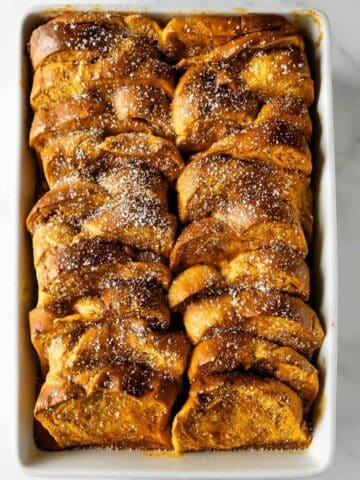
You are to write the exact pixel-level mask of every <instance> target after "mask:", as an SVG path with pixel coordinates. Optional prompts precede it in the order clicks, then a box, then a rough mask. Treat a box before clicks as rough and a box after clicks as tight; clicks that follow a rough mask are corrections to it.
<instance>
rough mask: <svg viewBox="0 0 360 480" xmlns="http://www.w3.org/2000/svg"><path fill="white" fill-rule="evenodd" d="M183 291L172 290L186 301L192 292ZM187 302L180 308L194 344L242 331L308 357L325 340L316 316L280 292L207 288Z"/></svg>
mask: <svg viewBox="0 0 360 480" xmlns="http://www.w3.org/2000/svg"><path fill="white" fill-rule="evenodd" d="M185 272H186V271H185ZM185 272H184V273H185ZM179 277H180V276H179ZM174 283H175V281H174V282H173V284H172V285H174ZM182 287H184V284H182V286H180V285H176V286H175V288H176V289H179V290H180V291H182V298H189V297H188V295H189V294H190V293H191V292H190V291H189V289H187V288H186V286H185V288H182ZM172 288H173V287H171V289H170V294H171V293H172ZM178 295H180V293H179V294H178ZM189 300H190V301H189ZM189 300H188V301H187V302H186V303H185V305H183V309H184V318H183V320H184V325H185V328H186V333H187V335H188V336H189V338H190V341H191V342H192V343H193V344H196V343H198V342H199V341H200V340H201V339H202V338H206V337H208V336H212V335H214V334H218V333H219V334H221V332H227V331H243V332H247V333H252V334H253V335H256V336H257V337H259V338H265V339H267V340H270V341H273V342H275V343H278V344H280V345H285V346H288V347H292V348H293V349H295V350H297V351H299V352H300V353H303V354H305V355H306V356H308V357H311V356H312V353H313V352H314V351H315V350H318V349H319V348H320V346H321V343H322V340H323V338H324V332H323V329H322V328H321V324H320V321H319V319H318V317H317V315H316V313H315V312H314V311H313V310H312V309H311V308H310V307H309V306H308V305H306V304H305V303H304V302H303V301H302V300H300V299H299V298H296V297H294V296H290V295H287V294H284V293H281V292H277V291H268V292H263V291H259V290H255V289H243V288H236V287H232V288H223V289H220V290H219V289H218V290H216V289H214V288H210V290H208V291H206V290H205V291H203V293H202V294H200V295H198V296H196V297H194V298H191V297H190V298H189Z"/></svg>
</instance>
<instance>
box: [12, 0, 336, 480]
mask: <svg viewBox="0 0 360 480" xmlns="http://www.w3.org/2000/svg"><path fill="white" fill-rule="evenodd" d="M216 3H218V5H217V6H215V2H213V1H211V0H208V1H206V2H204V3H202V4H199V2H198V3H197V4H196V11H195V10H194V6H195V5H194V3H193V2H191V0H189V1H188V0H182V2H181V5H180V6H179V2H177V1H176V0H163V1H161V0H160V1H157V0H145V1H141V2H139V1H136V0H135V1H128V2H126V3H125V4H122V5H121V6H120V5H111V4H109V5H102V8H103V9H108V10H120V11H141V12H145V13H146V14H147V15H154V16H156V17H157V18H164V17H167V16H171V15H179V14H184V13H196V12H204V11H206V12H209V13H210V12H216V13H223V14H236V13H242V12H243V10H244V9H243V8H236V7H239V4H238V3H237V2H236V0H235V1H234V0H222V1H221V2H216ZM252 3H253V2H252ZM23 4H24V7H23V9H22V10H21V9H20V11H19V12H18V20H19V21H18V28H19V35H18V45H17V51H18V62H19V63H18V73H19V76H20V78H19V80H20V81H19V83H18V84H19V88H18V98H17V100H16V101H17V102H18V114H19V118H18V124H19V136H18V142H19V143H18V146H17V148H18V157H17V162H18V167H17V174H18V199H19V235H18V238H19V245H18V247H19V248H18V252H19V254H18V265H19V269H18V273H19V277H18V278H19V280H18V285H17V287H18V300H19V303H18V305H19V308H18V316H17V318H16V322H17V329H16V331H17V338H16V345H17V351H16V363H17V366H18V368H17V372H18V373H17V375H18V377H17V391H16V394H17V404H16V408H17V412H16V416H17V427H16V448H17V459H18V462H19V463H20V464H21V466H22V467H23V469H25V471H26V472H27V473H29V474H31V475H40V476H48V477H75V478H80V477H87V476H89V477H92V478H95V477H96V478H99V477H102V478H104V477H117V478H131V477H138V478H139V477H140V478H206V479H210V478H221V479H226V478H244V477H246V478H249V477H252V478H254V477H256V478H260V477H261V478H270V477H276V478H279V477H295V476H307V475H313V474H318V473H320V472H322V471H324V470H325V469H326V468H328V466H329V464H330V463H331V460H332V457H333V450H334V440H335V403H336V350H337V252H336V212H335V168H334V145H333V137H334V133H333V114H332V85H331V69H330V38H329V26H328V22H327V19H326V17H325V15H324V14H323V13H321V12H319V11H317V10H315V11H311V12H310V11H308V10H297V11H296V12H293V11H292V10H291V9H286V10H285V9H274V10H271V9H269V8H267V9H258V8H254V7H253V4H252V5H251V8H250V7H249V11H253V12H267V13H269V12H271V13H278V14H283V15H285V16H286V17H288V18H290V19H292V20H295V21H296V22H298V24H299V25H300V27H301V29H302V30H303V32H304V34H305V36H306V38H307V39H308V41H309V50H310V51H311V56H312V62H311V63H312V70H313V75H314V78H315V81H316V89H317V102H316V105H315V108H314V112H313V113H314V115H313V119H314V122H315V133H316V134H315V138H314V145H313V147H314V148H313V151H314V174H313V185H314V191H315V207H316V208H315V239H314V243H313V249H312V251H313V260H312V262H313V263H312V274H313V275H312V279H313V283H312V292H313V297H314V298H313V304H314V306H315V308H316V310H317V312H318V313H319V315H320V317H321V320H322V322H323V325H324V327H325V329H326V337H325V341H324V344H323V346H322V348H321V351H320V352H319V356H318V366H319V368H320V372H321V380H322V387H321V393H320V395H319V399H318V402H317V404H316V405H315V408H314V439H313V441H312V444H311V446H310V448H309V449H308V450H306V451H301V452H253V451H238V452H218V453H217V452H212V453H196V454H186V455H183V456H179V457H174V456H171V455H158V454H149V453H147V454H146V453H145V454H144V453H142V452H135V451H111V450H100V449H98V450H73V451H64V452H44V451H41V450H39V449H38V448H37V447H36V445H35V443H34V439H33V417H32V411H33V406H34V401H35V377H36V360H35V355H34V352H33V350H32V347H31V344H30V339H29V331H28V319H27V314H28V311H29V309H30V308H31V307H32V306H33V304H34V289H35V279H34V272H33V268H32V254H31V245H30V240H29V237H28V236H27V234H26V232H25V228H24V222H25V218H26V214H27V212H28V211H29V210H30V208H31V206H32V204H33V194H34V185H35V168H34V164H35V162H34V157H33V155H32V154H31V153H30V151H29V148H28V146H27V136H28V127H29V122H28V116H27V115H28V94H29V85H30V83H31V72H30V70H29V68H28V66H29V62H28V59H27V53H26V48H25V44H26V42H27V40H28V38H29V36H30V33H31V30H32V29H33V28H34V27H35V26H36V25H37V24H38V23H40V22H41V19H42V18H43V12H44V11H46V10H47V11H48V9H49V8H53V7H61V5H59V4H58V3H55V2H52V1H51V0H50V1H49V2H48V3H47V4H42V3H41V2H40V1H33V2H32V5H31V6H29V2H28V4H27V5H25V2H23ZM243 5H244V4H243ZM77 6H78V8H81V9H85V10H86V9H93V8H94V7H95V5H91V4H89V3H85V2H78V3H77ZM80 6H81V7H80ZM245 6H246V4H245ZM97 8H98V5H97Z"/></svg>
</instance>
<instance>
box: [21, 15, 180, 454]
mask: <svg viewBox="0 0 360 480" xmlns="http://www.w3.org/2000/svg"><path fill="white" fill-rule="evenodd" d="M160 34H161V30H160V27H159V26H158V25H157V24H156V23H155V22H153V21H152V20H150V19H147V18H145V17H142V16H121V15H108V14H98V13H89V14H79V13H77V14H72V13H71V14H64V15H62V16H60V17H56V18H55V19H53V20H51V21H49V22H48V23H47V24H45V25H43V26H40V27H39V28H38V29H37V30H35V31H34V32H33V34H32V37H31V40H30V54H31V59H32V62H33V66H34V70H35V74H34V83H33V89H32V93H31V104H32V106H33V109H34V112H35V114H34V120H33V124H32V127H31V132H30V144H31V145H32V146H33V147H34V148H35V150H36V153H37V155H38V157H39V159H40V162H41V166H42V169H43V172H44V175H45V178H46V180H47V183H48V185H49V187H50V190H49V191H48V192H47V193H45V195H44V196H43V197H42V198H40V199H39V200H38V202H37V203H36V205H35V206H34V208H33V209H32V211H31V212H30V214H29V217H28V220H27V225H28V228H29V230H30V231H31V233H32V236H33V246H34V263H35V268H36V272H37V279H38V285H39V297H38V304H37V306H36V308H35V309H34V310H33V311H32V312H31V313H30V328H31V338H32V342H33V344H34V347H35V349H36V351H37V353H38V355H39V359H40V364H41V369H42V373H43V375H44V378H45V381H44V383H43V385H42V388H41V390H40V394H39V397H38V399H37V402H36V406H35V418H36V420H37V421H38V422H40V423H41V424H42V426H43V427H45V429H46V430H47V431H48V432H49V433H50V435H51V436H52V437H53V439H54V440H55V442H56V444H57V446H58V447H60V448H67V447H75V446H84V445H97V446H106V445H110V446H117V447H125V448H141V449H154V448H155V449H158V448H161V449H163V448H165V449H168V448H171V440H170V425H171V411H172V408H173V404H174V402H175V400H176V398H177V396H178V395H179V393H180V391H181V388H182V374H183V372H184V370H185V368H186V364H187V359H188V355H189V342H188V340H187V338H186V335H185V334H184V333H183V332H181V331H179V330H178V329H174V328H173V324H172V322H171V318H170V311H169V308H168V304H167V301H166V292H167V290H168V288H169V284H170V279H171V273H170V270H169V267H168V257H169V254H170V251H171V248H172V246H173V243H174V240H175V232H176V224H177V222H176V217H175V216H174V215H173V214H171V213H170V212H169V209H168V189H169V187H171V186H172V184H173V182H174V180H175V179H176V178H177V176H178V175H179V173H180V172H181V170H182V168H183V161H182V158H181V156H180V153H179V151H178V149H177V148H176V147H175V145H174V144H173V143H172V142H171V140H173V139H174V136H175V132H174V130H173V126H172V122H171V117H170V104H171V98H172V95H173V93H174V87H175V84H174V76H173V72H172V70H171V67H170V66H169V65H168V64H167V63H165V62H164V61H163V60H162V58H163V57H162V54H161V51H160ZM43 446H45V447H46V446H47V445H43Z"/></svg>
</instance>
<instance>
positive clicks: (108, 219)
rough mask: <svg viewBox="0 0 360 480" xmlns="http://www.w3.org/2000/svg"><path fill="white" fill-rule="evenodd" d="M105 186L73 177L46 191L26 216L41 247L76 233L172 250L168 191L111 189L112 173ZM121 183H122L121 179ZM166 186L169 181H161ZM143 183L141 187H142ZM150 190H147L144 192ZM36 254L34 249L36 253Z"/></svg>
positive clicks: (157, 250)
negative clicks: (167, 201) (71, 179)
mask: <svg viewBox="0 0 360 480" xmlns="http://www.w3.org/2000/svg"><path fill="white" fill-rule="evenodd" d="M107 181H108V182H110V183H106V180H104V187H102V186H100V185H99V184H97V183H94V182H88V181H79V180H74V181H69V182H65V183H62V184H60V185H58V186H56V187H54V188H52V189H51V190H50V191H49V192H47V193H46V194H45V195H44V196H43V197H42V198H41V199H40V200H39V201H38V202H37V204H36V205H35V206H34V207H33V209H32V211H31V212H30V214H29V217H28V219H27V225H28V228H29V230H30V231H31V232H32V233H33V235H35V236H36V241H35V240H34V245H35V247H36V249H39V250H40V251H41V252H42V251H43V249H44V248H47V247H46V244H47V243H49V242H50V243H53V242H57V243H69V242H70V241H72V240H74V237H76V236H77V235H85V236H88V237H102V238H104V239H107V240H116V241H120V242H123V243H125V244H127V245H130V246H134V247H137V248H139V249H142V250H151V251H154V252H155V253H159V254H161V255H163V256H165V257H166V256H168V255H169V254H170V250H171V247H172V245H173V242H174V237H175V230H176V219H175V217H174V216H173V215H171V214H169V213H168V211H167V206H166V203H165V202H164V200H165V198H164V191H163V192H161V189H160V191H159V189H158V187H156V186H155V188H154V185H151V182H150V185H149V189H148V191H146V190H144V186H143V185H141V184H140V185H136V187H137V188H135V183H134V188H133V189H129V188H125V187H126V181H127V180H126V178H125V180H124V182H125V184H123V186H124V190H123V191H120V192H119V191H115V192H113V191H112V186H111V179H109V178H108V179H107ZM116 188H121V184H117V185H116ZM162 188H165V184H164V183H163V184H162ZM139 189H140V190H139ZM144 193H146V194H144ZM36 257H37V254H35V258H36Z"/></svg>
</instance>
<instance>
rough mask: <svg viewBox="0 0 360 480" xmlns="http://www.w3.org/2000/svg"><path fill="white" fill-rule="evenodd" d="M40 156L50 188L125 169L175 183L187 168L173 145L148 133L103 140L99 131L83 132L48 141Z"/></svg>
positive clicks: (120, 135) (128, 134) (125, 134)
mask: <svg viewBox="0 0 360 480" xmlns="http://www.w3.org/2000/svg"><path fill="white" fill-rule="evenodd" d="M38 153H39V156H40V159H41V163H42V167H43V170H44V173H45V177H46V180H47V182H48V184H49V186H50V187H52V186H53V185H54V184H55V183H56V182H57V181H61V180H63V179H64V178H66V177H70V176H74V177H75V176H79V177H80V178H87V177H91V176H92V175H94V174H95V175H99V174H100V173H101V172H103V173H104V172H109V171H111V170H118V169H119V168H120V167H121V166H123V165H132V166H134V167H135V166H139V167H141V168H143V169H146V168H147V169H155V170H157V171H159V172H160V173H161V174H162V175H163V176H164V177H165V178H166V179H167V180H168V181H169V183H172V182H173V181H174V180H175V179H176V178H177V177H178V176H179V174H180V172H181V170H182V169H183V166H184V164H183V160H182V158H181V156H180V153H179V151H178V150H177V148H176V147H175V145H174V144H172V143H171V142H169V141H168V140H165V139H164V138H161V137H156V136H154V135H151V134H148V133H134V132H128V133H122V134H119V135H116V136H108V137H106V138H105V139H104V140H103V135H102V132H101V131H100V130H99V131H96V130H82V131H78V132H74V133H69V134H66V135H63V136H61V137H55V138H51V139H49V141H47V142H46V145H45V146H44V147H41V149H40V151H39V152H38Z"/></svg>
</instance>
